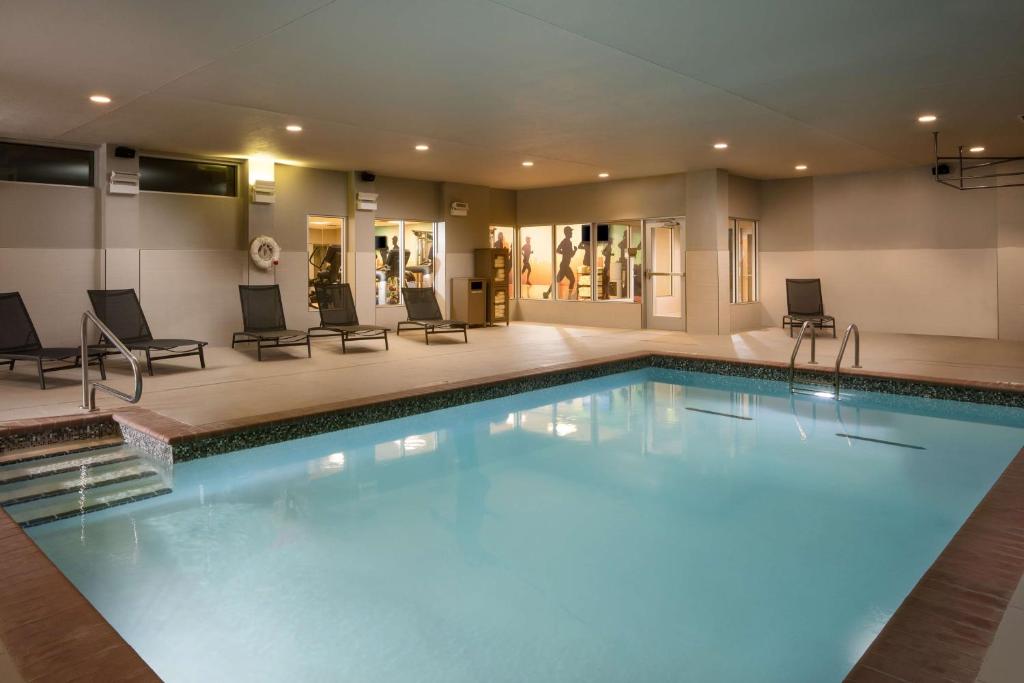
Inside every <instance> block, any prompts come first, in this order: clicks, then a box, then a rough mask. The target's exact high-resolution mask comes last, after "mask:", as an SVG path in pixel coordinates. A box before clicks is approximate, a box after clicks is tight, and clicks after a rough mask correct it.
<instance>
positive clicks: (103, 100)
mask: <svg viewBox="0 0 1024 683" xmlns="http://www.w3.org/2000/svg"><path fill="white" fill-rule="evenodd" d="M89 101H90V102H95V103H96V104H110V98H109V97H107V96H106V95H90V96H89Z"/></svg>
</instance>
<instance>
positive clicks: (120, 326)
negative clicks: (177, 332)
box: [89, 289, 206, 376]
mask: <svg viewBox="0 0 1024 683" xmlns="http://www.w3.org/2000/svg"><path fill="white" fill-rule="evenodd" d="M89 301H91V302H92V310H94V311H96V316H97V317H98V318H99V319H100V320H102V321H103V324H104V325H106V326H107V327H109V328H110V331H111V332H113V333H114V336H116V337H117V338H118V339H120V340H121V341H122V342H123V343H124V345H125V346H127V347H128V348H129V349H131V350H132V351H144V352H145V353H146V370H147V371H148V372H149V374H150V376H152V374H153V361H155V360H168V359H169V358H186V357H188V356H199V367H201V368H205V367H206V358H205V357H204V356H203V347H204V346H206V342H204V341H198V340H195V339H154V338H153V333H152V332H150V330H149V323H147V322H146V314H145V313H143V312H142V305H141V304H140V303H139V297H138V295H137V294H136V293H135V290H134V289H90V290H89ZM100 346H102V347H104V348H105V353H106V354H107V355H110V354H112V353H116V351H114V350H113V346H114V345H113V344H111V343H110V341H109V340H108V339H106V338H105V337H104V336H102V335H100ZM176 349H187V350H183V351H177V350H176ZM154 351H163V352H165V353H163V354H162V355H159V356H154V355H153V352H154Z"/></svg>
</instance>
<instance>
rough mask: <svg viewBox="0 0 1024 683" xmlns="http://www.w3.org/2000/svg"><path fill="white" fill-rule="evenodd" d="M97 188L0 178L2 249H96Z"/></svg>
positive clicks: (0, 242) (98, 238)
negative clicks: (20, 181)
mask: <svg viewBox="0 0 1024 683" xmlns="http://www.w3.org/2000/svg"><path fill="white" fill-rule="evenodd" d="M99 245H100V235H99V229H98V228H97V221H96V190H94V189H93V188H91V187H72V186H69V185H68V186H65V185H41V184H39V183H15V182H7V181H0V249H21V248H44V249H45V248H55V249H96V248H98V247H99Z"/></svg>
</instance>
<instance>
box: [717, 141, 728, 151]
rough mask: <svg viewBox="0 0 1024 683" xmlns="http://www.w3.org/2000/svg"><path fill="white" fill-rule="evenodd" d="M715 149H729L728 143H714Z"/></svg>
mask: <svg viewBox="0 0 1024 683" xmlns="http://www.w3.org/2000/svg"><path fill="white" fill-rule="evenodd" d="M714 147H715V149H729V143H728V142H716V143H715V145H714Z"/></svg>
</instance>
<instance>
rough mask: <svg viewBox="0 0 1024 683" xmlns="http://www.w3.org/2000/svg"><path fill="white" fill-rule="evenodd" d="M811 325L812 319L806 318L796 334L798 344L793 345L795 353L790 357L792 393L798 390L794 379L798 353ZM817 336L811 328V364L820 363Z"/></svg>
mask: <svg viewBox="0 0 1024 683" xmlns="http://www.w3.org/2000/svg"><path fill="white" fill-rule="evenodd" d="M809 327H811V321H810V320H805V321H804V324H803V325H801V326H800V332H799V333H798V334H797V335H796V344H794V345H793V353H792V355H790V357H789V393H791V394H792V393H793V392H794V391H796V389H795V388H793V380H794V377H795V375H796V356H797V354H798V353H800V344H802V343H803V341H804V333H805V332H807V329H808V328H809ZM817 336H818V335H817V334H815V333H814V328H811V360H810V364H811V365H817V364H818V361H817V360H815V354H816V351H817V349H816V347H815V343H814V340H815V338H816V337H817Z"/></svg>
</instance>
